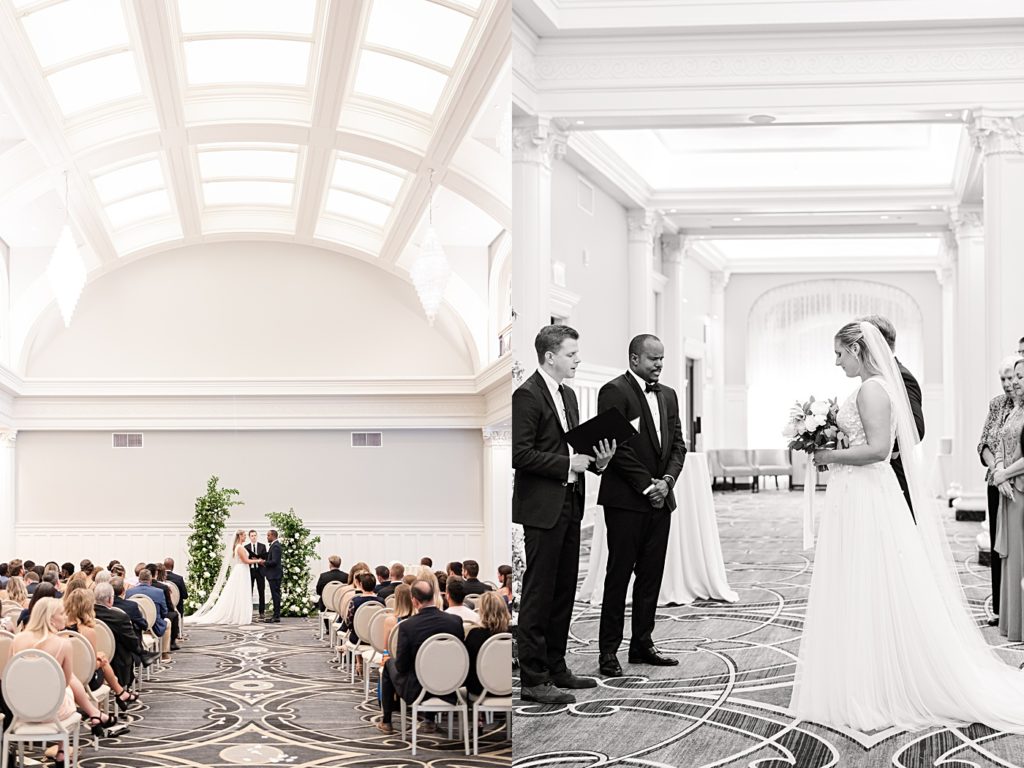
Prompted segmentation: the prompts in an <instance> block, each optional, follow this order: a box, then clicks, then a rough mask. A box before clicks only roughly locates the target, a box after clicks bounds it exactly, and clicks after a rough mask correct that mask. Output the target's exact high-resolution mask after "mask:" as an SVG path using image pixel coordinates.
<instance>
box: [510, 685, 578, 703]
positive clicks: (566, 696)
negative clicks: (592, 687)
mask: <svg viewBox="0 0 1024 768" xmlns="http://www.w3.org/2000/svg"><path fill="white" fill-rule="evenodd" d="M519 698H520V699H522V700H523V701H535V702H537V703H538V704H572V703H574V702H575V701H576V697H575V696H573V695H572V694H571V693H566V692H565V691H560V690H558V689H557V688H555V686H553V685H552V684H551V683H541V684H540V685H532V686H523V688H522V689H521V690H520V691H519Z"/></svg>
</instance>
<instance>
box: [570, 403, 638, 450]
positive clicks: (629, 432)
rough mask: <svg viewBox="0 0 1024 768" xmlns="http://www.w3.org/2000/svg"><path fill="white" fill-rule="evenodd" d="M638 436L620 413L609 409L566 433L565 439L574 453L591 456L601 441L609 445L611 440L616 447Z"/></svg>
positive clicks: (614, 409)
mask: <svg viewBox="0 0 1024 768" xmlns="http://www.w3.org/2000/svg"><path fill="white" fill-rule="evenodd" d="M639 434H640V433H639V432H637V431H636V430H635V429H633V425H632V424H630V423H629V422H628V421H626V417H625V416H623V415H622V412H621V411H619V410H618V409H617V408H609V409H608V410H607V411H604V412H602V413H599V414H597V416H595V417H594V418H592V419H588V420H587V421H585V422H583V423H582V424H580V425H579V426H578V427H576V428H575V429H571V430H569V431H568V432H566V433H565V439H566V441H567V442H568V443H569V445H571V446H572V448H573V450H574V451H576V453H585V454H586V455H588V456H593V455H594V447H595V446H596V445H598V444H599V443H600V442H601V441H602V440H607V441H608V444H609V445H611V442H612V440H614V441H615V442H616V444H617V445H622V444H623V443H626V442H628V441H629V440H632V439H633V438H634V437H636V436H637V435H639Z"/></svg>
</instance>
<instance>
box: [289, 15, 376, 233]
mask: <svg viewBox="0 0 1024 768" xmlns="http://www.w3.org/2000/svg"><path fill="white" fill-rule="evenodd" d="M367 8H368V3H366V2H365V0H334V2H332V3H330V5H329V6H328V13H327V21H326V24H325V27H324V41H323V45H322V46H321V47H320V51H321V53H320V61H319V66H318V67H317V68H316V72H317V79H316V86H315V90H314V93H313V126H312V130H311V131H310V141H309V147H308V148H307V150H306V162H305V167H304V168H303V171H302V177H301V185H302V186H301V188H300V190H299V195H298V200H299V207H298V214H297V220H296V225H295V234H296V236H297V237H298V238H299V239H300V240H308V239H310V238H312V237H313V232H314V231H315V230H316V224H317V220H318V219H319V218H320V210H321V206H322V203H323V198H324V192H325V189H326V187H327V184H328V179H329V178H330V176H331V171H332V169H333V168H334V163H333V159H334V143H335V136H336V133H337V127H338V119H339V117H340V115H341V105H342V101H343V100H344V98H345V93H346V92H347V88H348V83H349V80H350V79H351V76H352V72H353V69H354V64H355V61H356V55H357V53H358V46H359V40H361V39H362V30H363V27H364V26H365V24H366V11H367Z"/></svg>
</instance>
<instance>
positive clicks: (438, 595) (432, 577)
mask: <svg viewBox="0 0 1024 768" xmlns="http://www.w3.org/2000/svg"><path fill="white" fill-rule="evenodd" d="M416 581H425V582H427V583H428V584H429V585H430V589H431V591H432V592H433V594H434V605H435V606H436V607H437V609H438V610H439V611H443V610H444V592H443V590H442V589H441V585H440V584H439V583H438V580H437V574H436V573H434V572H433V571H432V570H430V566H427V565H421V566H420V567H419V569H418V570H417V571H416ZM413 583H415V582H413Z"/></svg>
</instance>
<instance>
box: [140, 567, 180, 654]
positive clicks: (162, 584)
mask: <svg viewBox="0 0 1024 768" xmlns="http://www.w3.org/2000/svg"><path fill="white" fill-rule="evenodd" d="M146 568H148V569H149V571H150V573H152V574H153V586H154V587H156V588H157V589H160V590H161V591H162V592H163V593H164V602H165V603H166V604H167V621H168V623H169V624H170V625H171V645H170V649H171V650H172V651H178V650H181V649H180V648H179V647H178V635H179V634H181V614H179V613H178V609H177V608H175V604H174V596H173V595H172V594H171V588H170V587H168V586H167V583H166V580H167V569H166V568H164V564H163V563H159V564H157V563H149V564H148V565H147V566H146Z"/></svg>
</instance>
